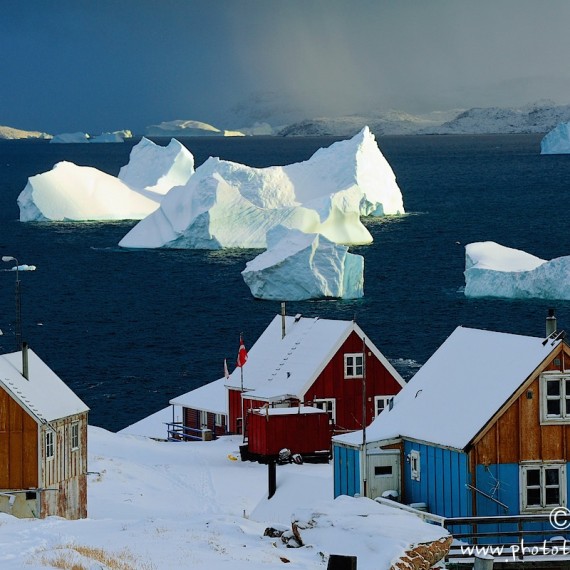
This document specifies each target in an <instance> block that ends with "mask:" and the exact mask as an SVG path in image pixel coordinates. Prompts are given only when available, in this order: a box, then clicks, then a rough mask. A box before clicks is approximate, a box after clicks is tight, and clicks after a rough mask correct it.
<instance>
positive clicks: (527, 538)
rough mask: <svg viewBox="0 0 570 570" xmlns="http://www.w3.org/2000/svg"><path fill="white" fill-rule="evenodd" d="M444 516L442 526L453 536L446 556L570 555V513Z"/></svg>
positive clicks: (512, 557) (516, 558)
mask: <svg viewBox="0 0 570 570" xmlns="http://www.w3.org/2000/svg"><path fill="white" fill-rule="evenodd" d="M556 523H557V524H558V525H560V526H559V527H558V528H556V527H554V526H553V525H552V524H551V517H550V515H549V514H540V515H512V516H493V517H451V518H449V517H448V518H445V520H444V523H443V526H444V528H446V529H447V530H448V531H449V532H450V534H451V535H453V537H454V538H455V541H454V543H453V545H452V547H451V550H450V552H449V555H448V559H449V560H452V559H461V558H473V557H474V556H476V555H477V554H481V555H483V554H486V555H490V556H494V557H500V558H507V559H509V560H510V561H513V562H514V561H522V560H531V559H537V557H540V558H541V559H553V558H558V559H560V558H562V557H565V558H570V528H564V527H565V526H566V524H565V523H567V524H568V525H570V514H562V515H560V516H558V517H557V519H556Z"/></svg>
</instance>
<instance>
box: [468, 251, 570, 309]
mask: <svg viewBox="0 0 570 570" xmlns="http://www.w3.org/2000/svg"><path fill="white" fill-rule="evenodd" d="M569 285H570V256H565V257H558V258H555V259H552V260H550V261H546V260H544V259H540V258H539V257H535V256H534V255H531V254H530V253H526V252H524V251H520V250H518V249H512V248H510V247H505V246H502V245H499V244H498V243H495V242H491V241H487V242H477V243H471V244H468V245H467V246H466V247H465V295H466V296H467V297H504V298H512V299H530V298H538V299H570V286H569Z"/></svg>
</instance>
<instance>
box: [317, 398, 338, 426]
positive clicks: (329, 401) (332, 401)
mask: <svg viewBox="0 0 570 570" xmlns="http://www.w3.org/2000/svg"><path fill="white" fill-rule="evenodd" d="M319 404H327V405H326V406H324V407H323V406H319ZM328 404H331V408H330V409H329V407H328ZM313 406H314V407H315V408H319V410H323V411H325V412H327V414H328V416H329V425H331V426H334V425H336V398H313Z"/></svg>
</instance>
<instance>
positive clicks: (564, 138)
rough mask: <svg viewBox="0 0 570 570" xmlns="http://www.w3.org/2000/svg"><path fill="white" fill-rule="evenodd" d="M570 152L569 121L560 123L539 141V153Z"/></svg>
mask: <svg viewBox="0 0 570 570" xmlns="http://www.w3.org/2000/svg"><path fill="white" fill-rule="evenodd" d="M568 153H570V123H560V124H559V125H558V126H557V127H555V128H554V129H552V130H551V131H550V132H548V133H547V134H546V135H545V136H544V138H543V139H542V140H541V141H540V154H568Z"/></svg>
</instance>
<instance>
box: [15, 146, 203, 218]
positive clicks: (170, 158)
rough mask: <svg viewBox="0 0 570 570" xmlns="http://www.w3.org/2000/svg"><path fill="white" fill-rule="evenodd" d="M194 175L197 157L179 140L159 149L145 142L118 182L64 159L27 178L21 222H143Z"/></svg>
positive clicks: (136, 148)
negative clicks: (175, 188)
mask: <svg viewBox="0 0 570 570" xmlns="http://www.w3.org/2000/svg"><path fill="white" fill-rule="evenodd" d="M193 172H194V158H193V156H192V154H191V153H190V152H189V151H188V150H187V149H186V148H185V147H184V146H182V145H181V144H180V143H179V142H178V141H171V142H170V144H169V145H168V146H167V147H161V146H158V145H155V144H154V143H153V142H151V141H149V140H147V139H144V138H143V139H142V140H141V141H140V142H139V143H138V144H137V145H136V146H134V147H133V148H132V150H131V154H130V159H129V163H128V164H127V166H124V167H123V168H121V172H120V173H119V178H116V177H115V176H111V175H110V174H106V173H104V172H101V171H100V170H97V169H96V168H92V167H88V166H77V165H76V164H73V163H72V162H66V161H63V162H59V163H57V164H56V165H55V166H54V167H53V169H52V170H50V171H49V172H44V173H42V174H37V175H36V176H31V177H30V178H28V183H27V184H26V187H25V188H24V189H23V190H22V192H21V193H20V195H19V196H18V206H19V207H20V221H22V222H31V221H86V220H141V219H143V218H144V217H146V216H148V215H149V214H150V213H152V212H153V211H154V210H156V208H158V206H159V204H160V201H161V200H162V198H163V196H164V194H166V192H168V190H169V189H170V187H171V186H170V185H174V184H180V183H184V182H186V181H187V180H188V178H190V176H191V175H192V174H193Z"/></svg>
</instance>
